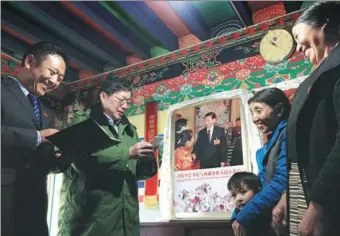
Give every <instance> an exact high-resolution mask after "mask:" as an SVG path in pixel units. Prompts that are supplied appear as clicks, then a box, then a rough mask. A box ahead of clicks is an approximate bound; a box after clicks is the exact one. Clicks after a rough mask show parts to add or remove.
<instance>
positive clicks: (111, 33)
mask: <svg viewBox="0 0 340 236" xmlns="http://www.w3.org/2000/svg"><path fill="white" fill-rule="evenodd" d="M84 3H86V5H85V4H84ZM89 3H95V4H96V5H97V8H99V7H100V8H101V10H100V9H99V11H96V9H93V5H94V4H90V5H89V6H88V4H89ZM62 4H63V5H64V6H65V7H67V8H68V9H69V10H71V11H72V12H73V14H75V15H77V16H78V17H80V18H81V19H82V20H83V21H85V22H86V23H87V24H88V25H91V26H92V27H93V28H95V29H96V30H97V31H99V32H101V33H103V34H104V35H105V36H106V37H108V38H109V39H111V40H114V41H115V42H117V41H118V42H119V43H120V44H122V45H123V46H124V47H126V48H128V50H129V51H130V53H132V52H135V53H136V54H137V55H138V56H140V57H141V58H143V59H147V58H149V57H150V52H149V46H148V45H146V44H145V43H143V42H141V41H140V40H138V39H137V38H136V36H135V35H133V34H131V33H129V32H128V33H127V34H123V32H124V31H126V30H124V25H123V24H122V23H121V22H120V21H119V20H117V19H116V18H115V17H113V16H112V15H111V14H110V13H108V12H107V11H106V10H105V9H104V8H103V7H102V6H100V4H98V3H96V2H75V1H72V2H69V1H63V2H62ZM91 6H92V7H91ZM105 19H106V20H105ZM124 33H126V32H124Z"/></svg>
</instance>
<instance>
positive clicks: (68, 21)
mask: <svg viewBox="0 0 340 236" xmlns="http://www.w3.org/2000/svg"><path fill="white" fill-rule="evenodd" d="M33 4H34V5H35V6H37V7H39V8H40V9H42V10H43V11H45V12H48V13H49V15H50V16H51V17H53V18H55V19H56V20H58V21H60V22H61V23H62V24H63V25H65V26H67V27H69V28H70V29H71V30H73V31H74V32H76V33H77V34H78V35H79V36H81V37H82V38H86V39H87V40H89V41H90V42H91V43H92V44H93V45H96V47H97V48H101V49H103V50H104V51H105V52H107V54H109V55H111V61H109V62H110V63H111V64H113V65H114V66H117V67H121V66H123V65H126V63H125V55H124V52H123V51H122V50H121V49H120V48H119V47H118V46H117V45H116V44H114V43H113V42H112V41H110V40H107V39H106V38H105V37H103V36H102V35H101V34H100V33H99V32H97V31H93V30H91V29H90V28H89V27H87V26H86V25H84V24H82V23H80V22H79V21H77V20H76V19H75V18H74V17H71V15H70V14H63V13H64V12H65V9H64V8H62V7H61V6H60V4H59V2H47V1H42V2H34V3H33ZM84 50H86V51H87V50H88V49H87V48H85V49H84ZM88 54H90V53H88ZM103 64H104V63H103Z"/></svg>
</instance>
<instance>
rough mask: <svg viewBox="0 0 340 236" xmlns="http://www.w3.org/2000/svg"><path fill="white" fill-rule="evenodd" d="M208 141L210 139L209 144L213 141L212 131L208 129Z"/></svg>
mask: <svg viewBox="0 0 340 236" xmlns="http://www.w3.org/2000/svg"><path fill="white" fill-rule="evenodd" d="M208 139H209V143H210V141H211V133H210V129H208Z"/></svg>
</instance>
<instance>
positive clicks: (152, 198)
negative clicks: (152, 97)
mask: <svg viewBox="0 0 340 236" xmlns="http://www.w3.org/2000/svg"><path fill="white" fill-rule="evenodd" d="M156 136H157V103H156V102H149V103H146V104H145V134H144V140H145V141H147V142H151V141H152V140H153V139H154V137H156ZM155 158H158V155H157V152H155ZM144 191H145V193H144V207H146V208H156V207H158V197H157V195H158V174H156V175H154V176H153V177H152V178H150V179H148V180H146V181H145V188H144Z"/></svg>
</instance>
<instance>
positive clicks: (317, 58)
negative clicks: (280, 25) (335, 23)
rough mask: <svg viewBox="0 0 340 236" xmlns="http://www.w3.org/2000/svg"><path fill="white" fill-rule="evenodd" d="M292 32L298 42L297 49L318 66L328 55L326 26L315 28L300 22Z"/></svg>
mask: <svg viewBox="0 0 340 236" xmlns="http://www.w3.org/2000/svg"><path fill="white" fill-rule="evenodd" d="M292 33H293V36H294V39H295V41H296V43H297V46H296V51H298V52H300V53H302V54H303V55H304V56H305V58H307V59H308V60H309V61H310V62H311V63H312V64H313V65H314V66H318V65H319V64H320V62H321V61H322V60H323V59H324V58H325V57H327V55H328V46H327V45H326V44H325V34H324V27H321V28H315V27H311V26H309V25H307V24H305V23H299V24H297V25H295V26H294V27H293V29H292Z"/></svg>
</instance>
